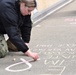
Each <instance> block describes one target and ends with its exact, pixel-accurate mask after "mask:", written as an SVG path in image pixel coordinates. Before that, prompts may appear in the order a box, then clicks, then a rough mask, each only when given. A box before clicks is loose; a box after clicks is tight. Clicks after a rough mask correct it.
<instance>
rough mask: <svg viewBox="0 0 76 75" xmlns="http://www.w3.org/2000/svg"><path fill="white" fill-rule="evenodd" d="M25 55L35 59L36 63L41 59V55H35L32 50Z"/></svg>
mask: <svg viewBox="0 0 76 75" xmlns="http://www.w3.org/2000/svg"><path fill="white" fill-rule="evenodd" d="M25 55H27V56H29V57H31V58H33V59H34V60H35V61H36V60H37V59H38V58H39V55H38V54H37V53H33V52H31V51H30V50H28V51H27V52H25Z"/></svg>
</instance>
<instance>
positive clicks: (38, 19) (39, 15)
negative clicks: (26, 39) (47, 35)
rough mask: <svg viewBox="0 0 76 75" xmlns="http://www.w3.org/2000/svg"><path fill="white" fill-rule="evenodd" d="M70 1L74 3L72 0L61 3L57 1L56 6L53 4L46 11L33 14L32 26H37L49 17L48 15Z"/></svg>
mask: <svg viewBox="0 0 76 75" xmlns="http://www.w3.org/2000/svg"><path fill="white" fill-rule="evenodd" d="M72 1H74V0H67V1H66V0H62V1H59V2H57V3H56V4H54V5H53V6H50V7H49V8H48V9H46V10H44V11H42V12H39V13H37V14H35V15H34V16H32V21H33V26H35V25H37V24H38V23H40V22H41V21H42V20H43V19H45V18H46V17H47V16H49V15H50V14H52V13H54V12H56V11H57V10H59V9H61V8H62V7H64V6H65V5H67V4H69V3H71V2H72Z"/></svg>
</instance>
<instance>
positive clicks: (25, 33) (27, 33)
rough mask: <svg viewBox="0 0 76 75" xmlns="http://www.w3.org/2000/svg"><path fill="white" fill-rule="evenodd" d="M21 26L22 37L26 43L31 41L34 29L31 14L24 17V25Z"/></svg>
mask: <svg viewBox="0 0 76 75" xmlns="http://www.w3.org/2000/svg"><path fill="white" fill-rule="evenodd" d="M20 28H21V34H22V39H23V40H24V41H25V42H26V43H29V41H30V37H31V29H32V21H31V15H27V16H25V17H24V22H23V25H22V26H21V27H20Z"/></svg>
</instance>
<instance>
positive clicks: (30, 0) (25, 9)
mask: <svg viewBox="0 0 76 75" xmlns="http://www.w3.org/2000/svg"><path fill="white" fill-rule="evenodd" d="M36 6H37V4H36V1H35V0H20V11H21V14H22V15H23V16H25V15H30V14H31V11H33V10H34V8H35V7H36Z"/></svg>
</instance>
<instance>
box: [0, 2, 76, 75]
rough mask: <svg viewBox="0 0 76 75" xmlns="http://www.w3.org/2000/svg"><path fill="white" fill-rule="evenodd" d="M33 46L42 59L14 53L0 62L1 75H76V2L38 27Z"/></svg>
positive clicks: (33, 38) (46, 19)
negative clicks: (33, 58) (34, 59)
mask: <svg viewBox="0 0 76 75" xmlns="http://www.w3.org/2000/svg"><path fill="white" fill-rule="evenodd" d="M29 47H30V48H31V50H32V51H33V52H37V53H38V54H39V56H40V59H39V60H37V61H35V62H34V61H32V59H31V58H29V57H27V56H24V55H23V53H21V52H10V53H9V54H8V55H7V56H6V57H5V58H2V59H0V75H76V1H73V2H72V3H70V4H68V5H66V6H65V7H64V8H62V9H60V10H59V11H57V12H55V13H53V14H52V15H49V16H48V17H47V18H45V19H44V20H43V21H42V22H40V23H39V24H38V25H36V26H34V27H33V29H32V34H31V41H30V44H29Z"/></svg>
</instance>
